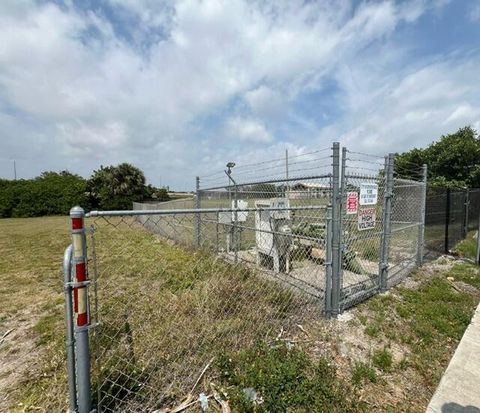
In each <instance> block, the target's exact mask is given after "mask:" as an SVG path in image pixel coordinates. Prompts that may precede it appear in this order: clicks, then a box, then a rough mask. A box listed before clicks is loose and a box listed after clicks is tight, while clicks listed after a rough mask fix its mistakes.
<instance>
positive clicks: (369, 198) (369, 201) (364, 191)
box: [360, 182, 378, 205]
mask: <svg viewBox="0 0 480 413" xmlns="http://www.w3.org/2000/svg"><path fill="white" fill-rule="evenodd" d="M377 198H378V185H377V184H371V183H367V182H362V183H361V184H360V205H377Z"/></svg>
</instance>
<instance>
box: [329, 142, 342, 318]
mask: <svg viewBox="0 0 480 413" xmlns="http://www.w3.org/2000/svg"><path fill="white" fill-rule="evenodd" d="M332 149H333V153H332V299H331V315H332V317H336V316H337V315H338V314H339V312H340V292H341V285H340V267H341V265H342V261H341V260H342V255H341V251H340V242H341V228H340V214H341V211H340V201H341V200H340V143H339V142H334V143H333V148H332Z"/></svg>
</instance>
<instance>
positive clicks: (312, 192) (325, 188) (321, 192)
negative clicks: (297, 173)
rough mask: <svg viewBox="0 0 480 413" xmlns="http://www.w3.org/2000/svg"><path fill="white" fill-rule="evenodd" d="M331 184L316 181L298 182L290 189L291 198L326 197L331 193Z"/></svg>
mask: <svg viewBox="0 0 480 413" xmlns="http://www.w3.org/2000/svg"><path fill="white" fill-rule="evenodd" d="M330 190H331V189H330V185H328V184H319V183H315V182H298V183H296V184H294V185H291V186H290V188H289V189H288V198H289V199H310V198H326V197H328V196H329V194H330Z"/></svg>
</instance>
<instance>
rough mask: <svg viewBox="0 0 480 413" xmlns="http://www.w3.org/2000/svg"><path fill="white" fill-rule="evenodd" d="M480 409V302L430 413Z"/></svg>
mask: <svg viewBox="0 0 480 413" xmlns="http://www.w3.org/2000/svg"><path fill="white" fill-rule="evenodd" d="M460 412H461V413H480V305H479V306H478V307H477V309H476V310H475V314H474V315H473V318H472V321H471V322H470V325H469V326H468V328H467V330H466V331H465V333H464V335H463V337H462V340H461V341H460V344H459V345H458V347H457V350H455V354H454V355H453V357H452V359H451V360H450V364H449V365H448V367H447V370H446V372H445V374H444V375H443V377H442V380H440V384H439V385H438V387H437V390H436V391H435V394H434V395H433V397H432V400H430V404H429V405H428V407H427V413H460Z"/></svg>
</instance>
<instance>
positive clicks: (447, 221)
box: [444, 188, 451, 254]
mask: <svg viewBox="0 0 480 413" xmlns="http://www.w3.org/2000/svg"><path fill="white" fill-rule="evenodd" d="M450 195H451V194H450V188H447V202H446V205H445V246H444V251H445V254H448V253H449V248H448V242H449V240H448V227H449V225H450Z"/></svg>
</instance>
